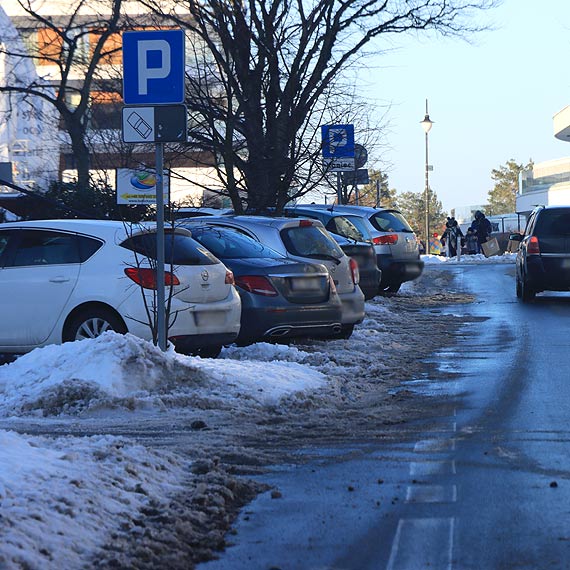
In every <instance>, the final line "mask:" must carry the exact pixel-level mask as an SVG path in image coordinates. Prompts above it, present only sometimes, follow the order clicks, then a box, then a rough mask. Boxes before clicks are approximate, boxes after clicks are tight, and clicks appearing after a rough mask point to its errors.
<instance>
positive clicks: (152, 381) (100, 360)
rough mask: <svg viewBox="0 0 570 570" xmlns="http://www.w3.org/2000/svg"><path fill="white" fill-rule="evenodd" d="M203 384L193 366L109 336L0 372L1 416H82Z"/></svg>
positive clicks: (42, 352)
mask: <svg viewBox="0 0 570 570" xmlns="http://www.w3.org/2000/svg"><path fill="white" fill-rule="evenodd" d="M204 383H205V379H204V377H203V375H202V374H201V373H200V371H199V370H198V369H197V367H195V366H194V365H193V363H192V360H190V359H186V360H184V359H178V357H177V355H176V354H175V353H174V352H169V353H163V352H162V351H161V350H160V349H158V348H157V347H155V346H154V345H153V344H152V343H149V342H146V341H143V340H141V339H139V338H138V337H135V336H133V335H130V334H127V335H124V336H123V335H119V334H116V333H114V332H107V333H105V334H103V335H101V336H100V337H98V338H96V339H93V340H86V341H79V342H71V343H65V344H62V345H51V346H47V347H45V348H40V349H36V350H33V351H32V352H30V353H28V354H25V355H24V356H21V357H20V358H18V359H17V360H16V361H15V362H13V363H12V364H7V365H4V366H1V367H0V415H10V414H14V415H20V414H24V413H36V414H39V413H43V414H44V415H58V414H60V413H66V412H67V413H71V412H80V411H82V410H84V409H87V408H89V407H93V406H96V405H98V406H101V405H106V404H107V405H112V404H115V405H116V404H118V403H120V402H124V401H125V399H127V398H132V397H136V396H137V395H138V396H143V395H145V394H148V393H150V392H153V391H158V392H160V391H166V390H168V389H169V388H172V387H174V386H178V385H180V384H185V385H190V386H200V385H204ZM131 405H132V404H131Z"/></svg>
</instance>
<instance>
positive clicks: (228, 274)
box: [225, 269, 236, 285]
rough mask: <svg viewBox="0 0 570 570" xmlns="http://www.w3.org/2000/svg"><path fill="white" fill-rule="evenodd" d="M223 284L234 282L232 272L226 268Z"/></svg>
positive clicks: (232, 283) (233, 283)
mask: <svg viewBox="0 0 570 570" xmlns="http://www.w3.org/2000/svg"><path fill="white" fill-rule="evenodd" d="M225 284H226V285H235V284H236V282H235V279H234V274H233V273H232V272H231V271H230V270H229V269H226V280H225Z"/></svg>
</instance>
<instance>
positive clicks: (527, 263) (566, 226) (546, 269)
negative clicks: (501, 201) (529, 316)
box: [510, 206, 570, 302]
mask: <svg viewBox="0 0 570 570" xmlns="http://www.w3.org/2000/svg"><path fill="white" fill-rule="evenodd" d="M510 239H511V240H512V241H516V242H519V243H520V246H519V248H518V250H517V257H516V293H517V297H518V298H519V299H521V300H522V301H523V302H528V301H532V300H533V299H534V297H535V295H536V294H537V293H540V292H542V291H570V206H549V207H544V206H541V207H540V208H537V209H535V210H534V211H533V212H532V214H531V215H530V217H529V219H528V222H527V224H526V228H525V231H524V234H523V235H521V234H511V235H510Z"/></svg>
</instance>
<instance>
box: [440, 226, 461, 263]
mask: <svg viewBox="0 0 570 570" xmlns="http://www.w3.org/2000/svg"><path fill="white" fill-rule="evenodd" d="M462 237H463V232H462V231H461V228H460V227H459V224H458V223H457V220H456V219H455V218H453V217H452V218H447V223H446V224H445V231H444V232H443V235H442V236H441V243H443V244H445V249H446V251H447V257H455V256H456V255H457V247H461V241H460V240H461V238H462ZM458 242H459V243H458Z"/></svg>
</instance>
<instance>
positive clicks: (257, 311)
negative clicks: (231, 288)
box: [237, 291, 342, 343]
mask: <svg viewBox="0 0 570 570" xmlns="http://www.w3.org/2000/svg"><path fill="white" fill-rule="evenodd" d="M240 294H241V299H242V312H241V329H240V334H239V336H238V338H237V342H238V343H251V342H255V341H259V340H264V339H266V340H267V339H278V338H295V337H314V336H330V335H331V334H334V333H335V332H336V331H337V330H338V329H340V325H341V317H342V308H341V307H342V305H341V303H340V302H339V299H338V297H335V300H332V299H331V300H330V301H329V302H327V303H319V304H314V305H302V304H300V305H294V304H292V303H290V304H285V303H284V302H283V301H282V300H275V301H273V302H272V300H271V299H267V298H260V297H259V296H257V295H254V294H251V293H247V292H241V291H240Z"/></svg>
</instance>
